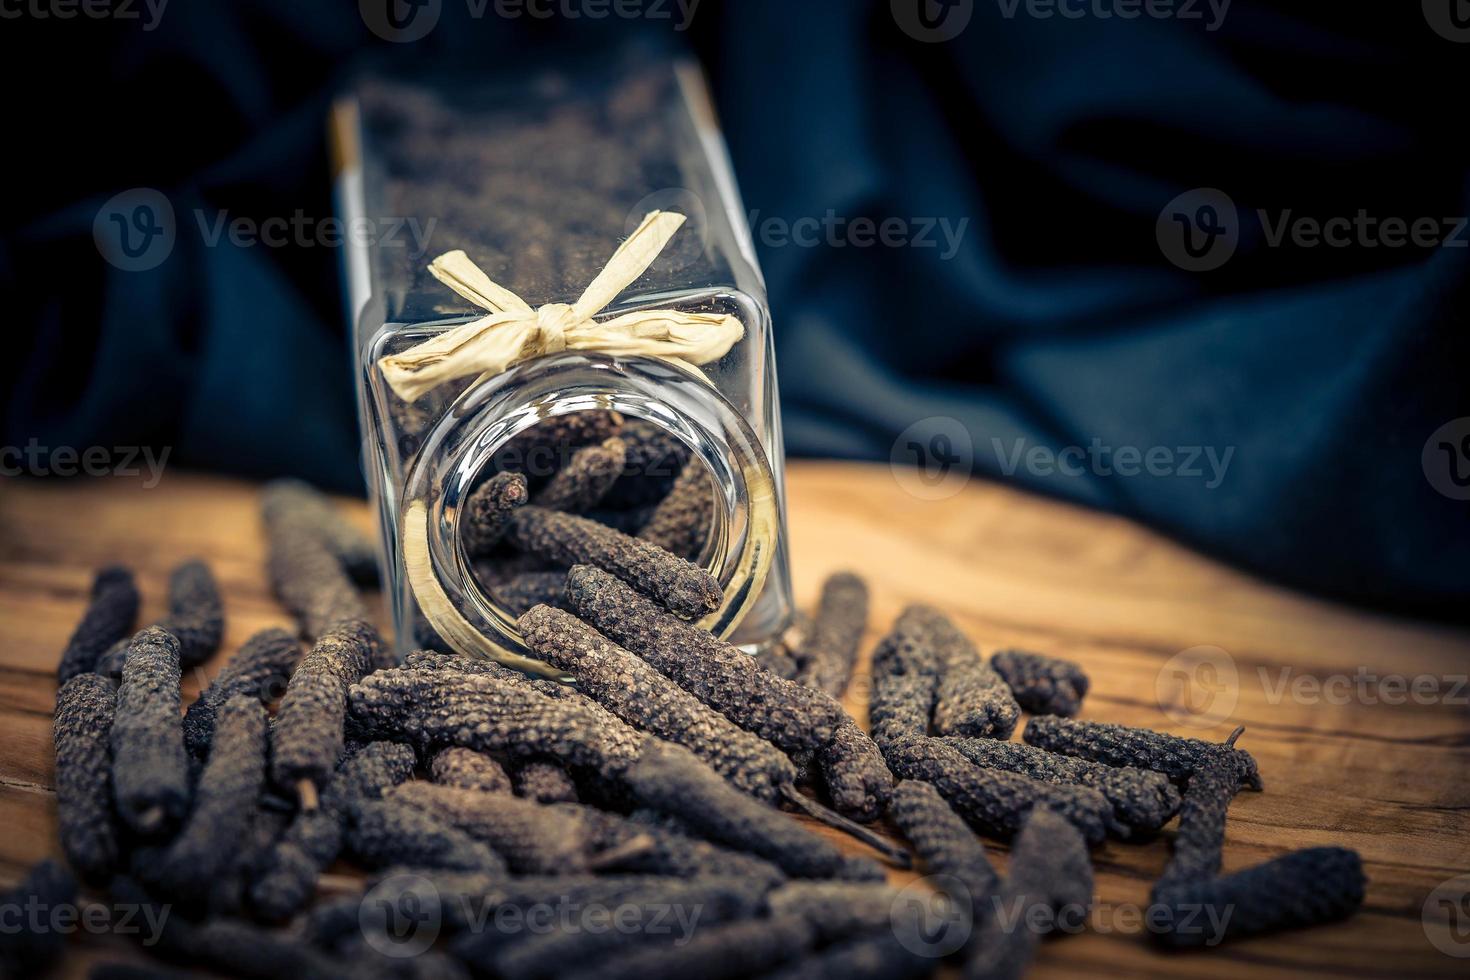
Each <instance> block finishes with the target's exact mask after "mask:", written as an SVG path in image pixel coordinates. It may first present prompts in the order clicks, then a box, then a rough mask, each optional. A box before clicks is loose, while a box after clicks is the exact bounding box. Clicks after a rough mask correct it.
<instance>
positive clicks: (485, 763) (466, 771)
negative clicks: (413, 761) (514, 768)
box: [429, 746, 511, 793]
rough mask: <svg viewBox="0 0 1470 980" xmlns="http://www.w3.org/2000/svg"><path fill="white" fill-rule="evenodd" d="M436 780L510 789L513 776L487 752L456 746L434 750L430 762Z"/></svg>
mask: <svg viewBox="0 0 1470 980" xmlns="http://www.w3.org/2000/svg"><path fill="white" fill-rule="evenodd" d="M429 771H430V772H431V773H432V774H433V776H434V782H436V783H439V784H440V785H442V786H458V787H460V788H461V789H478V790H483V791H485V792H487V793H509V792H510V789H511V787H510V776H509V775H508V774H507V773H506V771H505V767H504V766H502V765H501V764H500V763H499V762H496V761H495V760H494V759H492V758H490V756H488V755H486V754H485V753H483V752H476V751H475V750H474V749H463V748H460V747H458V746H452V747H450V748H447V749H441V750H439V751H438V752H436V753H435V754H434V759H433V761H432V762H431V763H430V764H429Z"/></svg>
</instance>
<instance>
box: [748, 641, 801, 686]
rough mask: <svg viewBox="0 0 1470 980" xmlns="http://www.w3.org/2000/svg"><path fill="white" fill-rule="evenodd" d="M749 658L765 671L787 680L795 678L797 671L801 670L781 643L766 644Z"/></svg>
mask: <svg viewBox="0 0 1470 980" xmlns="http://www.w3.org/2000/svg"><path fill="white" fill-rule="evenodd" d="M750 659H752V660H754V661H755V662H756V663H757V664H759V665H760V666H761V667H762V668H763V669H765V670H766V671H767V672H769V673H772V674H775V675H776V676H777V677H780V678H782V679H784V680H788V681H791V680H795V679H796V675H797V673H798V672H799V671H800V670H801V666H800V664H799V663H798V662H797V660H796V658H795V657H793V656H792V655H791V652H790V651H789V650H788V649H787V648H786V646H785V645H784V644H781V643H769V644H766V645H765V646H763V647H761V648H760V649H759V650H757V651H756V652H755V653H754V654H752V655H751V658H750Z"/></svg>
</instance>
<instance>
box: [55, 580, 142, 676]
mask: <svg viewBox="0 0 1470 980" xmlns="http://www.w3.org/2000/svg"><path fill="white" fill-rule="evenodd" d="M137 618H138V586H137V583H136V582H134V581H133V573H132V572H131V571H129V570H128V569H126V568H123V567H122V566H121V565H109V566H107V567H106V568H103V569H101V570H99V571H98V572H97V575H96V577H95V578H93V580H92V591H91V593H90V595H89V597H88V599H87V609H86V611H85V612H83V613H82V618H81V619H80V620H79V621H78V622H77V626H76V629H75V630H74V631H73V632H72V635H71V639H69V640H68V641H67V643H66V649H65V650H63V651H62V653H61V660H60V661H59V662H58V663H57V665H56V683H57V684H65V683H66V682H67V681H69V680H71V679H72V678H73V677H75V676H77V675H78V674H81V673H85V672H87V671H89V670H92V669H94V668H95V667H96V666H97V661H98V658H100V657H101V656H102V655H103V654H104V653H106V652H107V649H108V648H109V647H111V646H112V645H113V644H114V643H117V642H118V641H119V640H122V639H124V638H125V637H127V636H128V635H129V634H130V633H131V632H132V629H133V621H134V620H136V619H137Z"/></svg>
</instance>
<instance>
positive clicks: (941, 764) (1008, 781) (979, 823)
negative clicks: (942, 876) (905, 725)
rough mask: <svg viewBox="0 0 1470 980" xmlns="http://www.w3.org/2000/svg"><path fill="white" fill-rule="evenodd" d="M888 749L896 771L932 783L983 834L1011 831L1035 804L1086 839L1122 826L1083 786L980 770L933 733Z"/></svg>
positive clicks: (1091, 840)
mask: <svg viewBox="0 0 1470 980" xmlns="http://www.w3.org/2000/svg"><path fill="white" fill-rule="evenodd" d="M886 754H887V758H888V764H889V765H890V766H891V767H892V769H893V771H894V773H895V774H896V775H898V776H899V777H901V778H903V779H917V780H922V781H923V782H926V783H930V784H932V785H933V786H934V788H935V789H937V790H939V792H940V795H942V796H943V797H944V798H945V799H946V800H948V801H949V803H950V805H951V806H953V807H954V808H955V809H956V810H958V811H959V812H960V815H961V816H963V817H964V818H965V819H966V820H967V821H969V822H970V824H971V825H972V826H974V827H976V828H977V829H979V830H981V831H983V832H985V833H989V834H993V835H995V836H998V837H1009V836H1011V835H1012V834H1014V833H1016V832H1017V831H1019V830H1020V829H1021V825H1022V824H1023V823H1024V822H1025V819H1026V815H1027V814H1028V813H1029V812H1030V811H1031V810H1032V809H1033V808H1035V807H1037V806H1047V807H1051V808H1052V809H1054V810H1056V811H1057V812H1058V813H1059V814H1061V815H1062V816H1064V817H1066V818H1067V819H1068V820H1070V821H1071V822H1072V823H1074V824H1075V825H1076V826H1077V828H1078V830H1080V831H1081V832H1082V835H1083V837H1085V838H1086V839H1087V841H1088V843H1090V844H1097V843H1100V842H1101V841H1102V839H1103V838H1104V837H1105V836H1106V835H1107V833H1108V831H1109V830H1117V829H1120V828H1119V826H1118V824H1117V823H1116V822H1115V821H1114V820H1113V807H1112V804H1110V803H1109V802H1108V801H1107V798H1106V797H1104V796H1103V795H1102V794H1101V793H1099V792H1098V791H1097V790H1095V789H1090V788H1088V787H1086V786H1058V785H1056V784H1053V783H1043V782H1040V781H1038V780H1035V779H1031V778H1030V777H1028V776H1021V775H1018V774H1016V773H1013V772H1003V771H1001V770H998V769H981V768H979V767H977V766H976V765H975V764H974V763H972V762H970V760H968V759H966V758H965V757H964V756H963V755H961V754H960V753H959V752H957V751H956V750H955V749H954V748H952V747H951V746H949V745H946V744H945V743H943V742H941V741H940V740H939V739H935V738H909V739H904V740H902V741H900V742H897V743H895V744H894V745H892V746H890V747H889V748H888V749H887V752H886Z"/></svg>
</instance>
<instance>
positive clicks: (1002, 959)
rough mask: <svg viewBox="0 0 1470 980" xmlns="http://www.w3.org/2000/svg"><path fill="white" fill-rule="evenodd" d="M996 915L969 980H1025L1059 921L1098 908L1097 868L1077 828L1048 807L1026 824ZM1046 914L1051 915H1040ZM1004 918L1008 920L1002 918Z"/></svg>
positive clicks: (984, 930) (984, 929)
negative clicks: (1095, 902)
mask: <svg viewBox="0 0 1470 980" xmlns="http://www.w3.org/2000/svg"><path fill="white" fill-rule="evenodd" d="M1009 872H1010V873H1009V876H1008V877H1007V878H1006V882H1005V884H1004V885H1003V886H1002V887H1001V891H1000V895H999V897H998V901H997V905H998V909H997V911H996V914H994V915H991V916H988V917H987V918H985V919H984V920H982V922H981V926H980V932H979V935H978V936H976V937H975V939H974V940H972V943H971V949H972V950H973V952H972V953H971V955H970V958H969V960H968V961H967V962H966V963H965V968H964V977H965V980H991V978H1012V977H1020V976H1021V975H1022V974H1023V973H1024V972H1025V971H1026V967H1027V966H1028V965H1029V964H1030V962H1031V957H1032V956H1033V954H1034V953H1035V950H1036V943H1037V941H1038V940H1039V939H1040V938H1041V933H1042V932H1043V931H1049V929H1048V928H1047V927H1048V926H1050V925H1053V924H1055V922H1056V919H1055V918H1054V917H1053V916H1054V915H1057V914H1060V915H1062V916H1065V917H1066V918H1067V919H1073V920H1075V919H1076V918H1078V917H1079V916H1082V915H1085V914H1086V910H1087V908H1088V907H1089V906H1090V905H1091V903H1092V862H1091V860H1090V859H1089V858H1088V855H1087V845H1086V844H1085V843H1084V841H1083V840H1082V837H1081V836H1080V835H1079V834H1078V832H1077V829H1076V827H1075V826H1073V825H1072V824H1070V823H1069V822H1068V821H1066V820H1064V819H1062V818H1061V817H1060V816H1058V815H1057V814H1055V813H1053V812H1052V811H1051V810H1050V809H1048V808H1046V807H1038V808H1037V809H1035V810H1033V811H1032V812H1031V814H1030V815H1029V816H1028V817H1027V818H1026V825H1025V827H1023V828H1022V830H1021V833H1020V834H1018V835H1017V837H1016V844H1015V847H1014V848H1012V850H1011V860H1010V864H1009ZM1037 909H1045V910H1047V912H1048V913H1051V914H1039V913H1038V912H1036V911H1035V910H1037ZM1002 913H1003V914H1002Z"/></svg>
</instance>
